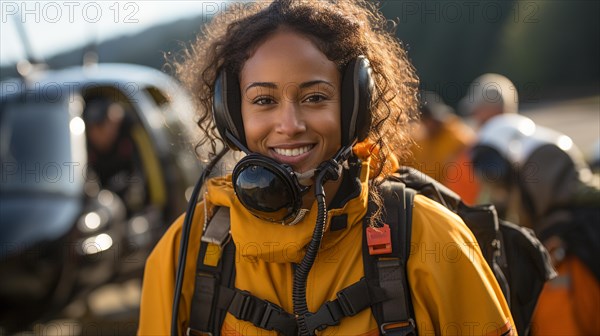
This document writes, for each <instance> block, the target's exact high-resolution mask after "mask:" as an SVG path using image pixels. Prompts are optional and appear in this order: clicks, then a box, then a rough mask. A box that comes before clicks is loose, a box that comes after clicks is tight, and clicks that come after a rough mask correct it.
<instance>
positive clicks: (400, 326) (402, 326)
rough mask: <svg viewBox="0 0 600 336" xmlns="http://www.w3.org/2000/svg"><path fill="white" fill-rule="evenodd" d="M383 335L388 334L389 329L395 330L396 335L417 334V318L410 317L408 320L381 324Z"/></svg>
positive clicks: (407, 335)
mask: <svg viewBox="0 0 600 336" xmlns="http://www.w3.org/2000/svg"><path fill="white" fill-rule="evenodd" d="M379 329H380V331H381V334H382V335H387V333H388V331H389V332H391V331H394V335H398V333H399V335H406V336H409V335H416V334H417V333H416V330H417V328H416V326H415V320H413V319H412V318H409V319H408V320H406V321H394V322H387V323H383V324H381V326H380V327H379Z"/></svg>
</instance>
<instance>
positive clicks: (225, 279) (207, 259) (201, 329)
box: [186, 207, 235, 335]
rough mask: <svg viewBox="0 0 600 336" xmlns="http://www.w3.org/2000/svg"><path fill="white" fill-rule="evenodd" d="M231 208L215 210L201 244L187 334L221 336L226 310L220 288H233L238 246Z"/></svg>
mask: <svg viewBox="0 0 600 336" xmlns="http://www.w3.org/2000/svg"><path fill="white" fill-rule="evenodd" d="M229 220H230V218H229V208H227V207H218V208H215V211H214V215H213V216H212V218H211V219H210V220H209V222H208V223H207V227H206V229H205V231H204V233H203V235H202V238H201V241H200V250H199V252H198V261H197V262H196V280H195V284H194V294H193V297H192V302H191V308H190V319H189V321H190V322H189V327H188V329H187V332H186V334H187V335H220V334H221V326H222V324H223V320H224V319H225V314H226V311H223V310H218V309H217V303H218V300H219V288H220V287H221V286H225V287H229V288H231V287H233V285H234V279H235V244H234V243H233V242H231V237H230V234H229V228H230V222H229Z"/></svg>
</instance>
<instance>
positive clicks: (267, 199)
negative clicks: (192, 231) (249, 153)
mask: <svg viewBox="0 0 600 336" xmlns="http://www.w3.org/2000/svg"><path fill="white" fill-rule="evenodd" d="M244 159H248V160H246V161H245V162H244ZM244 159H242V161H240V163H238V165H237V166H236V168H235V169H234V172H233V183H234V184H233V187H234V190H235V193H236V195H237V197H238V199H239V200H240V202H241V203H242V204H243V205H244V207H246V209H248V210H249V211H250V212H251V213H252V214H253V215H255V216H256V217H258V218H261V219H264V220H268V221H271V222H277V223H284V224H285V223H286V222H289V221H291V220H293V218H294V217H295V214H296V212H298V210H299V208H300V199H301V197H302V195H301V190H294V189H295V188H294V186H293V182H292V181H291V180H290V179H291V176H290V174H288V173H287V172H286V171H285V170H284V169H283V168H281V167H280V166H273V165H272V163H271V164H269V162H268V160H266V162H263V161H265V160H264V159H265V158H259V159H256V158H248V157H246V158H244Z"/></svg>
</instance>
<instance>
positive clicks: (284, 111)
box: [276, 101, 306, 137]
mask: <svg viewBox="0 0 600 336" xmlns="http://www.w3.org/2000/svg"><path fill="white" fill-rule="evenodd" d="M277 117H278V119H279V120H278V121H277V127H276V131H277V132H278V133H281V134H285V135H287V136H289V137H293V136H295V135H298V134H300V133H302V132H305V131H306V124H305V122H304V120H303V118H302V111H301V108H300V105H299V103H298V102H297V101H286V102H284V103H282V104H281V109H280V113H279V114H278V116H277Z"/></svg>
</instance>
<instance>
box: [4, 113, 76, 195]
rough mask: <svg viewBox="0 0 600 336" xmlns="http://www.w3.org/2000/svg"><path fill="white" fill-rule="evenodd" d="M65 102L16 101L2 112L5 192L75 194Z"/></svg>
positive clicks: (68, 118) (72, 160)
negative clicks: (36, 191)
mask: <svg viewBox="0 0 600 336" xmlns="http://www.w3.org/2000/svg"><path fill="white" fill-rule="evenodd" d="M66 103H67V102H66V101H60V102H54V103H49V102H43V101H40V102H35V101H16V102H9V103H6V104H2V105H1V108H0V129H1V130H2V132H1V136H0V140H1V141H0V142H1V145H0V162H1V163H2V181H1V183H2V190H3V191H7V190H39V191H48V192H59V193H68V194H70V193H71V192H76V191H77V190H78V189H77V185H76V184H77V183H75V181H77V179H73V177H72V176H71V177H69V174H72V172H73V170H72V169H71V167H69V165H74V164H77V163H76V162H74V161H75V159H74V158H73V155H72V153H71V137H70V136H71V132H70V129H69V123H70V116H69V111H68V105H67V104H66Z"/></svg>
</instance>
